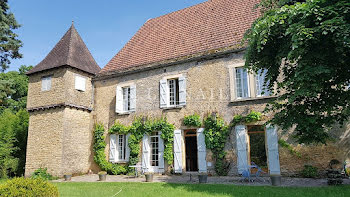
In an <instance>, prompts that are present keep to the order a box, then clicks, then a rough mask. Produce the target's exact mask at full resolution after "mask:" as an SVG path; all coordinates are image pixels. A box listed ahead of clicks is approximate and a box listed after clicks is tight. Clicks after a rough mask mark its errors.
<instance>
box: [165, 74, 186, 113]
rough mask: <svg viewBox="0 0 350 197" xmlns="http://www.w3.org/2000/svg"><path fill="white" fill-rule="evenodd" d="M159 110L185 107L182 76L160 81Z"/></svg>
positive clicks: (184, 81)
mask: <svg viewBox="0 0 350 197" xmlns="http://www.w3.org/2000/svg"><path fill="white" fill-rule="evenodd" d="M159 83H160V88H159V96H160V98H159V99H160V108H173V107H182V106H185V105H186V78H185V77H183V76H182V75H180V76H172V77H168V78H165V79H162V80H160V82H159Z"/></svg>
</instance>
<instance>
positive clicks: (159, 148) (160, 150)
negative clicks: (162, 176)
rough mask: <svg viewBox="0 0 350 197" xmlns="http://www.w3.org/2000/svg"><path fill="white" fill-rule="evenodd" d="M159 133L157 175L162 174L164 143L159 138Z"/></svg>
mask: <svg viewBox="0 0 350 197" xmlns="http://www.w3.org/2000/svg"><path fill="white" fill-rule="evenodd" d="M160 135H161V132H159V144H158V146H159V147H158V155H159V164H158V170H159V173H163V172H164V141H163V139H162V138H161V137H160Z"/></svg>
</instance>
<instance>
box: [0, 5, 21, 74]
mask: <svg viewBox="0 0 350 197" xmlns="http://www.w3.org/2000/svg"><path fill="white" fill-rule="evenodd" d="M19 27H20V25H19V24H18V23H17V21H16V19H15V16H14V15H13V13H11V12H10V11H9V6H8V0H2V1H0V64H1V66H0V72H4V71H5V70H6V69H7V68H8V67H9V66H8V64H10V63H11V61H10V59H17V58H21V57H22V54H20V53H19V48H20V47H22V42H21V41H20V40H19V39H18V38H17V37H18V35H17V34H15V33H14V32H13V30H15V29H18V28H19Z"/></svg>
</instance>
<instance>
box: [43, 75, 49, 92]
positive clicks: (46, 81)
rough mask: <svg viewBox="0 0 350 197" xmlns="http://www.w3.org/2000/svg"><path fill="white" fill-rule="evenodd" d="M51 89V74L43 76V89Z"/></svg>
mask: <svg viewBox="0 0 350 197" xmlns="http://www.w3.org/2000/svg"><path fill="white" fill-rule="evenodd" d="M50 89H51V76H46V77H43V78H41V91H49V90H50Z"/></svg>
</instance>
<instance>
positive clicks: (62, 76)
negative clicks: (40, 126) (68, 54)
mask: <svg viewBox="0 0 350 197" xmlns="http://www.w3.org/2000/svg"><path fill="white" fill-rule="evenodd" d="M76 75H80V76H83V77H85V78H86V91H79V90H76V89H75V76H76ZM44 76H52V78H51V89H50V90H49V91H41V79H42V77H44ZM91 77H92V76H91V75H90V74H87V73H85V72H82V71H79V70H77V69H73V68H57V69H54V70H49V71H44V72H40V73H37V74H33V75H30V77H29V85H28V99H27V108H33V107H41V106H47V105H54V104H61V103H68V104H74V105H79V106H84V107H90V108H91V107H92V100H93V89H92V83H91Z"/></svg>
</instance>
